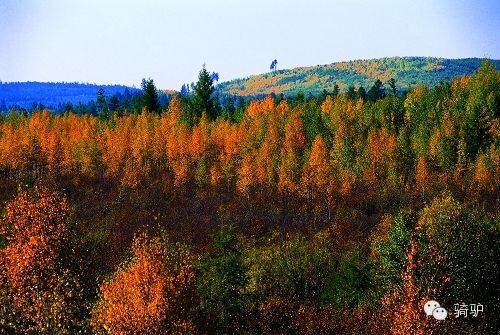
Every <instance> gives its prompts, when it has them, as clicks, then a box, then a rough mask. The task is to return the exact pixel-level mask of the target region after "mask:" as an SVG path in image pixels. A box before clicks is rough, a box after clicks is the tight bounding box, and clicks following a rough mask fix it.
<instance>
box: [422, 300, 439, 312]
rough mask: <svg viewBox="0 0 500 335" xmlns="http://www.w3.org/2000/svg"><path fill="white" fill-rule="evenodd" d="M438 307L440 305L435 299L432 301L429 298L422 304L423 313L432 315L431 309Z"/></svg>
mask: <svg viewBox="0 0 500 335" xmlns="http://www.w3.org/2000/svg"><path fill="white" fill-rule="evenodd" d="M438 307H441V306H440V305H439V302H437V301H434V300H429V301H427V302H426V303H425V305H424V311H425V314H427V315H432V311H433V310H434V309H435V308H438Z"/></svg>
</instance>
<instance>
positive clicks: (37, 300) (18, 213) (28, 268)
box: [0, 187, 83, 334]
mask: <svg viewBox="0 0 500 335" xmlns="http://www.w3.org/2000/svg"><path fill="white" fill-rule="evenodd" d="M68 217H69V205H68V203H67V201H66V199H65V198H64V197H62V196H61V195H59V194H57V193H56V192H52V191H50V190H48V189H47V188H44V187H36V188H35V189H34V190H33V191H32V192H27V191H20V192H19V194H18V196H17V197H16V198H15V199H14V200H12V201H10V202H9V203H8V204H7V210H6V213H5V217H4V218H3V219H2V220H1V221H0V236H2V235H3V236H4V237H5V239H6V242H7V246H6V247H5V248H0V293H1V291H2V286H3V285H6V288H7V290H6V292H7V297H6V298H7V304H8V305H10V306H12V310H11V311H9V313H7V315H0V326H1V325H3V324H10V325H13V326H14V327H19V329H21V330H22V333H26V334H53V333H57V334H74V333H77V332H78V331H77V330H78V328H79V327H78V326H79V320H78V318H77V313H78V312H79V311H81V309H83V306H82V301H81V300H80V298H81V291H80V289H79V283H78V281H77V280H76V277H75V276H74V275H73V274H72V273H71V272H70V271H69V270H68V269H66V268H65V267H64V266H62V264H61V255H60V254H61V252H62V250H63V248H64V246H65V243H66V241H67V238H68ZM1 300H2V297H0V302H2V301H1ZM2 304H4V302H2ZM5 319H7V320H5Z"/></svg>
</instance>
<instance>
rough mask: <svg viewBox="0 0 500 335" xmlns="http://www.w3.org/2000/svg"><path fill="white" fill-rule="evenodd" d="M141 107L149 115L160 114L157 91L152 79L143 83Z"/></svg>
mask: <svg viewBox="0 0 500 335" xmlns="http://www.w3.org/2000/svg"><path fill="white" fill-rule="evenodd" d="M142 91H143V92H142V107H143V108H145V109H146V110H147V111H148V112H151V113H158V114H159V113H160V112H161V109H160V104H159V102H158V91H157V90H156V87H155V84H154V81H153V79H148V80H146V81H144V79H143V87H142Z"/></svg>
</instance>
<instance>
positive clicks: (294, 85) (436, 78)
mask: <svg viewBox="0 0 500 335" xmlns="http://www.w3.org/2000/svg"><path fill="white" fill-rule="evenodd" d="M490 62H491V63H492V64H493V65H494V66H495V67H496V68H497V69H499V68H500V61H499V60H491V61H490ZM480 65H481V59H479V58H465V59H445V58H431V57H391V58H380V59H368V60H355V61H348V62H338V63H332V64H328V65H318V66H311V67H298V68H294V69H289V70H285V69H284V70H278V71H273V72H269V73H265V74H260V75H256V76H250V77H248V78H245V79H237V80H232V81H229V82H225V83H221V84H219V85H218V90H220V91H221V92H226V93H231V94H235V95H266V94H271V93H275V94H280V93H284V94H286V95H295V94H297V93H299V92H301V93H303V94H308V93H312V94H315V95H317V94H321V93H322V92H323V90H326V91H328V92H333V91H335V90H336V89H340V90H344V91H345V90H347V89H348V87H349V86H354V87H356V88H358V87H360V86H361V87H364V88H365V89H368V88H369V87H371V86H372V85H373V83H374V82H375V81H376V80H377V79H379V80H381V81H382V82H384V83H385V82H387V81H389V80H390V79H391V78H393V79H395V80H396V86H397V88H398V89H400V90H401V89H407V88H408V87H412V86H415V85H417V84H425V85H428V86H429V87H434V86H436V85H437V84H439V83H440V82H441V81H449V80H451V79H453V78H454V77H455V76H462V75H470V74H472V73H473V72H475V71H477V69H478V68H479V66H480ZM335 85H338V88H336V87H335Z"/></svg>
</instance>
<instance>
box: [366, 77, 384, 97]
mask: <svg viewBox="0 0 500 335" xmlns="http://www.w3.org/2000/svg"><path fill="white" fill-rule="evenodd" d="M384 96H385V90H384V84H383V83H382V82H381V81H380V79H377V80H376V81H375V83H374V84H373V86H372V87H371V88H370V90H369V91H368V94H367V98H368V100H370V101H377V100H378V99H382V98H383V97H384Z"/></svg>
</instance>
